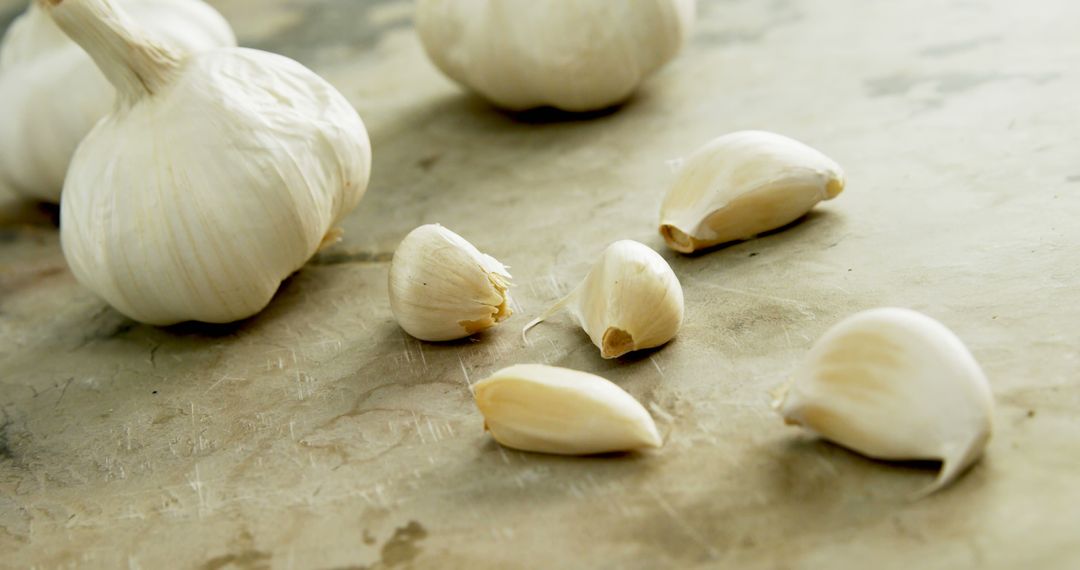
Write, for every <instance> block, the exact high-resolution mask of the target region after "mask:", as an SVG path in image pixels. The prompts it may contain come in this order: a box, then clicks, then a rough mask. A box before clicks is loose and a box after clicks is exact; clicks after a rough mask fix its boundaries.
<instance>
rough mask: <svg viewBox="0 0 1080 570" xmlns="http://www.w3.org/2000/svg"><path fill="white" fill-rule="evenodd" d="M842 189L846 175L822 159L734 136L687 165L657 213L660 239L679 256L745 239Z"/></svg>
mask: <svg viewBox="0 0 1080 570" xmlns="http://www.w3.org/2000/svg"><path fill="white" fill-rule="evenodd" d="M843 189H844V173H843V171H842V170H840V167H839V166H838V165H837V164H836V163H835V162H833V161H832V160H831V159H830V158H828V157H827V156H825V155H824V154H821V153H820V152H818V151H816V150H814V149H812V148H810V147H808V146H806V145H805V144H803V143H800V142H798V141H796V140H792V139H789V138H787V137H785V136H781V135H777V134H774V133H767V132H764V131H739V132H735V133H731V134H728V135H724V136H722V137H719V138H717V139H715V140H713V141H712V142H710V143H709V144H707V145H705V146H704V147H702V148H701V149H699V150H698V151H697V152H695V153H694V154H693V155H692V156H690V158H688V159H687V161H686V164H685V165H684V166H683V168H682V170H681V171H680V173H679V176H678V178H677V179H676V180H675V184H674V185H673V186H672V187H671V189H670V190H669V191H668V194H667V196H666V197H665V198H664V202H663V205H662V206H661V207H660V234H661V235H662V236H664V240H665V241H666V242H667V244H668V246H669V247H671V249H674V250H675V251H679V252H683V253H690V252H693V251H696V250H698V249H703V248H707V247H711V246H714V245H718V244H722V243H727V242H730V241H735V240H742V239H749V238H752V237H754V236H756V235H758V234H761V233H764V232H767V231H769V230H774V229H776V228H779V227H783V226H784V225H786V224H789V223H791V222H794V221H795V220H797V219H799V218H800V217H802V216H803V215H805V214H806V213H807V212H809V211H810V209H811V208H813V207H814V205H815V204H817V203H818V202H820V201H822V200H831V199H832V198H835V197H836V196H837V195H838V194H840V192H841V191H842V190H843Z"/></svg>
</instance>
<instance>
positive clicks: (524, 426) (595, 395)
mask: <svg viewBox="0 0 1080 570" xmlns="http://www.w3.org/2000/svg"><path fill="white" fill-rule="evenodd" d="M472 388H473V395H474V397H475V398H476V405H477V407H478V408H480V413H482V414H483V415H484V425H485V428H486V429H487V430H489V431H491V435H492V436H493V437H494V438H495V441H497V442H499V443H500V444H502V445H504V446H506V447H512V448H514V449H521V450H523V451H536V452H540V453H555V454H561V455H590V454H594V453H608V452H613V451H629V450H634V449H641V448H646V447H660V445H662V443H663V442H662V440H661V438H660V433H659V432H658V431H657V429H656V423H655V422H653V419H652V417H651V416H650V415H649V412H647V411H646V410H645V408H644V407H642V405H641V404H640V403H638V401H637V400H635V399H634V397H633V396H631V395H630V394H628V393H627V392H626V391H625V390H623V389H622V388H620V387H618V386H617V385H615V384H613V383H612V382H610V381H608V380H606V379H604V378H601V377H599V376H596V375H594V374H588V373H586V372H579V371H577V370H570V369H568V368H558V367H555V366H545V365H542V364H518V365H515V366H510V367H508V368H504V369H502V370H499V371H498V372H496V373H495V374H493V375H491V376H490V377H489V378H486V379H484V380H481V381H480V382H477V383H476V384H473V387H472Z"/></svg>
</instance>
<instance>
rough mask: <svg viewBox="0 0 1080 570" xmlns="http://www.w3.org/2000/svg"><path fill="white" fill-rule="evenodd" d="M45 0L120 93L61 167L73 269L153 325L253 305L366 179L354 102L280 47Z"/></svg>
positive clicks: (78, 1) (320, 238) (336, 218)
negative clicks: (153, 31) (160, 29)
mask: <svg viewBox="0 0 1080 570" xmlns="http://www.w3.org/2000/svg"><path fill="white" fill-rule="evenodd" d="M39 5H40V6H41V7H43V8H45V9H46V11H47V13H48V14H49V15H50V16H51V17H52V18H53V20H54V21H55V22H56V23H57V24H58V25H59V27H60V29H61V30H63V31H64V32H65V33H66V34H68V35H69V36H70V37H71V38H72V39H73V40H74V41H75V42H76V43H78V44H79V45H80V46H82V47H83V48H84V49H85V50H86V52H87V53H88V54H90V56H91V57H92V58H93V60H94V62H95V63H96V64H97V65H98V67H99V68H100V69H101V71H102V73H103V74H104V75H105V77H106V78H108V80H109V81H110V83H112V85H113V87H114V88H115V89H116V92H117V97H116V99H117V100H116V104H115V106H114V107H113V109H112V111H111V112H110V113H109V114H108V115H106V116H105V117H104V118H103V119H102V120H101V121H100V122H98V123H97V125H96V126H95V127H94V128H93V130H91V131H90V133H89V134H88V135H87V136H86V138H85V139H83V141H82V143H80V144H79V147H78V149H77V150H76V152H75V155H74V156H73V158H72V160H71V166H70V168H69V169H68V172H67V176H66V178H65V180H64V191H63V200H62V201H61V204H60V218H61V224H60V238H61V243H62V246H63V250H64V256H65V258H66V259H67V261H68V265H69V266H70V267H71V270H72V273H73V274H74V275H75V277H76V279H78V281H79V282H80V283H81V284H82V285H83V286H85V287H87V288H88V289H90V290H92V291H94V292H95V293H97V294H98V295H99V296H101V297H102V298H104V299H105V300H106V301H107V302H108V303H109V304H110V305H112V306H113V307H115V308H116V309H117V310H119V311H120V312H122V313H124V314H125V315H127V316H129V317H131V318H133V319H135V320H138V321H141V322H144V323H148V324H154V325H168V324H173V323H177V322H182V321H189V320H195V321H204V322H213V323H225V322H232V321H236V320H239V319H243V318H247V317H249V316H251V315H254V314H255V313H257V312H258V311H260V310H262V308H263V307H265V306H266V305H267V304H268V303H269V302H270V299H271V298H272V297H273V296H274V293H275V292H276V291H277V289H278V287H279V286H280V284H281V282H282V280H284V279H285V278H286V277H288V276H289V275H290V274H291V273H293V272H294V271H296V270H297V269H299V268H300V267H301V266H303V265H304V263H305V262H306V261H307V260H308V259H309V258H310V257H311V256H312V255H313V254H314V253H315V251H316V250H317V248H318V247H319V246H320V245H321V244H323V242H324V239H325V238H326V236H327V233H328V232H330V231H331V229H332V228H334V227H337V225H338V223H339V222H340V220H341V219H342V218H343V217H344V216H345V215H346V214H348V213H349V212H350V211H351V210H352V209H353V208H354V207H355V206H356V204H357V202H359V200H360V198H361V197H362V196H363V194H364V191H365V190H366V188H367V183H368V178H369V175H370V168H371V145H370V142H369V140H368V137H367V132H366V130H365V128H364V123H363V121H362V120H361V119H360V117H359V115H357V113H356V110H355V109H353V107H352V105H350V104H349V102H348V101H347V100H346V99H345V97H343V96H342V95H341V94H340V93H339V92H338V91H337V90H335V89H334V87H333V86H331V85H330V84H329V83H327V82H326V81H325V80H324V79H322V78H321V77H319V76H318V75H316V74H315V73H314V72H312V71H311V70H309V69H307V68H306V67H304V66H302V65H300V64H299V63H297V62H295V61H293V60H290V59H288V58H285V57H282V56H279V55H275V54H271V53H267V52H262V51H258V50H251V49H241V48H231V47H225V48H217V49H211V50H206V51H200V52H192V53H183V52H181V51H179V50H176V49H173V48H171V47H167V46H165V45H163V44H160V43H158V42H156V41H154V40H152V39H150V38H149V37H148V34H147V32H146V30H144V29H143V27H142V26H140V25H139V23H138V22H137V21H135V20H134V19H133V18H132V17H131V16H130V15H128V14H127V12H126V11H124V10H123V9H122V8H121V7H120V5H119V4H118V3H116V2H114V1H113V0H50V1H45V2H41V3H40V4H39Z"/></svg>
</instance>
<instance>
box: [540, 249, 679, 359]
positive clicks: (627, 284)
mask: <svg viewBox="0 0 1080 570" xmlns="http://www.w3.org/2000/svg"><path fill="white" fill-rule="evenodd" d="M564 308H565V309H566V310H567V312H569V313H570V314H571V316H573V318H574V320H576V321H577V323H578V324H579V325H581V328H582V329H584V330H585V332H586V333H587V334H588V335H589V338H590V339H591V340H592V342H593V344H595V345H596V347H597V348H599V349H600V355H601V356H602V357H603V358H617V357H619V356H622V355H624V354H626V353H628V352H632V351H635V350H642V349H645V348H655V347H657V346H660V345H663V344H665V343H667V342H668V341H670V340H671V339H673V338H675V334H676V333H678V332H679V327H681V326H682V320H683V313H684V306H683V290H682V285H681V284H680V283H679V279H678V277H676V276H675V272H673V271H672V270H671V266H669V265H668V263H667V261H664V258H663V257H660V254H658V253H656V252H655V251H653V250H652V248H650V247H649V246H647V245H645V244H642V243H639V242H636V241H633V240H620V241H617V242H615V243H612V244H611V245H609V246H608V247H607V248H606V249H605V250H604V251H603V253H601V254H600V259H598V260H597V261H596V263H595V264H594V265H593V267H592V269H590V270H589V274H588V275H587V276H586V277H585V280H584V281H582V282H581V284H580V285H578V287H577V288H576V289H574V291H572V292H571V293H570V294H569V295H567V296H566V297H565V298H563V299H562V300H560V301H559V302H558V303H556V304H555V305H554V306H553V307H551V308H550V309H548V310H547V311H545V312H544V313H543V314H542V315H540V316H539V317H537V318H536V319H534V320H533V321H532V322H530V323H529V324H528V325H526V326H525V329H524V331H522V334H524V333H525V332H528V330H529V329H530V328H532V327H534V326H536V325H537V324H539V323H540V322H542V321H544V320H545V319H547V318H548V317H550V316H551V315H553V314H555V313H556V312H558V311H560V310H562V309H564Z"/></svg>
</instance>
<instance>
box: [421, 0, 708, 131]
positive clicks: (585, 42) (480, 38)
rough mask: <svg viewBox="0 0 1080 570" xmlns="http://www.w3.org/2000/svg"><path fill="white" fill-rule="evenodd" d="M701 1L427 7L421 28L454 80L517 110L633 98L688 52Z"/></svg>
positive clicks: (437, 2) (425, 1) (584, 107)
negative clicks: (652, 76)
mask: <svg viewBox="0 0 1080 570" xmlns="http://www.w3.org/2000/svg"><path fill="white" fill-rule="evenodd" d="M695 7H696V2H695V0H635V1H634V2H595V1H589V2H582V1H580V0H545V1H542V2H536V1H535V0H500V1H498V2H462V1H454V0H451V1H446V0H419V2H417V7H416V30H417V33H418V34H419V36H420V40H421V42H422V43H423V46H424V49H425V51H426V52H427V54H428V56H429V57H430V58H431V60H432V62H434V63H435V65H436V66H437V67H438V68H439V69H440V70H442V72H443V73H445V74H446V75H447V76H449V77H450V78H451V79H453V80H454V81H457V82H458V83H460V84H462V85H464V86H465V87H468V88H469V89H471V90H473V91H475V92H476V93H478V94H480V95H481V96H483V97H484V98H486V99H488V100H490V101H491V102H492V103H494V104H496V105H498V106H500V107H503V108H506V109H510V110H516V111H520V110H525V109H530V108H533V107H542V106H552V107H557V108H559V109H563V110H565V111H589V110H596V109H603V108H605V107H610V106H612V105H615V104H617V103H621V102H622V101H624V100H626V99H627V98H628V97H630V95H631V94H632V93H633V92H634V90H635V89H636V88H637V86H638V84H639V83H641V82H642V81H643V80H644V79H645V78H646V77H647V76H649V75H650V74H652V73H653V72H654V71H656V70H657V69H659V68H660V67H661V66H663V65H664V64H665V63H667V62H668V61H669V60H671V59H672V58H673V57H675V54H676V53H678V51H679V50H680V49H681V48H682V45H683V43H684V42H685V40H686V38H687V36H688V35H689V33H690V28H691V27H692V25H693V22H694V12H695Z"/></svg>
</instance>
